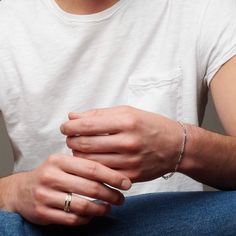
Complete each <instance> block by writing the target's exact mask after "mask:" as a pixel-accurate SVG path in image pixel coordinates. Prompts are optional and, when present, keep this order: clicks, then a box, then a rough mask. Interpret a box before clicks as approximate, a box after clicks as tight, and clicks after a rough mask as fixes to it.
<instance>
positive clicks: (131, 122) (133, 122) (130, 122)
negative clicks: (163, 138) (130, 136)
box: [124, 114, 138, 130]
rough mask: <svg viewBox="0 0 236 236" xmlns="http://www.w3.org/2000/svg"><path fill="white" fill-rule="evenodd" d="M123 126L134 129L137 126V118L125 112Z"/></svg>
mask: <svg viewBox="0 0 236 236" xmlns="http://www.w3.org/2000/svg"><path fill="white" fill-rule="evenodd" d="M124 126H125V128H126V129H127V130H135V129H136V128H137V126H138V119H137V118H136V117H135V116H134V115H133V114H127V115H126V119H125V122H124Z"/></svg>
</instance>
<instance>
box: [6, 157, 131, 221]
mask: <svg viewBox="0 0 236 236" xmlns="http://www.w3.org/2000/svg"><path fill="white" fill-rule="evenodd" d="M11 183H12V185H11V190H12V194H11V195H10V194H9V196H11V200H10V201H9V202H8V204H6V205H8V206H7V208H8V209H7V210H10V211H14V212H18V213H20V214H21V215H22V216H23V217H25V218H26V219H28V220H29V221H30V222H33V223H36V224H62V225H81V224H86V223H88V222H89V221H90V220H91V219H92V218H93V217H94V216H102V215H105V214H106V213H107V212H108V211H109V209H110V204H117V205H119V204H122V203H123V201H124V196H123V195H122V194H121V193H120V192H119V191H118V190H115V189H112V188H110V187H108V186H107V185H105V184H108V185H109V186H112V187H115V188H118V189H122V190H127V189H128V188H130V186H131V182H130V180H129V179H128V178H127V177H125V176H123V175H122V174H120V173H119V172H117V171H114V170H111V169H109V168H107V167H105V166H103V165H101V164H99V163H96V162H93V161H89V160H84V159H80V158H74V157H68V156H65V155H62V154H55V155H52V156H50V157H49V158H48V160H47V161H45V162H44V163H43V164H42V165H41V166H40V167H38V168H37V169H35V170H33V171H31V172H26V173H20V174H18V175H15V176H14V180H13V181H11ZM66 193H75V194H80V195H84V196H87V197H91V198H95V199H99V200H102V201H104V203H95V202H93V201H89V200H87V199H85V198H82V197H79V196H78V195H74V194H73V195H72V202H71V206H70V209H71V212H70V213H67V212H65V211H64V202H65V197H66Z"/></svg>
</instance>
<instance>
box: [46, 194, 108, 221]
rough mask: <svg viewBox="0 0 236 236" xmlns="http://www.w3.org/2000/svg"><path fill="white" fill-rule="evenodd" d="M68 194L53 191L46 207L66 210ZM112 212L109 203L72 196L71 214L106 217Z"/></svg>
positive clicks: (49, 195)
mask: <svg viewBox="0 0 236 236" xmlns="http://www.w3.org/2000/svg"><path fill="white" fill-rule="evenodd" d="M65 198H66V193H63V192H56V191H52V192H50V194H48V198H47V201H46V203H45V204H46V205H48V206H49V207H51V208H57V209H61V210H64V206H65ZM110 210H111V205H110V204H108V203H95V202H94V201H89V200H87V199H85V198H83V197H80V196H79V195H76V194H72V200H71V203H70V212H73V213H75V214H78V215H80V216H104V215H106V214H107V213H108V212H109V211H110Z"/></svg>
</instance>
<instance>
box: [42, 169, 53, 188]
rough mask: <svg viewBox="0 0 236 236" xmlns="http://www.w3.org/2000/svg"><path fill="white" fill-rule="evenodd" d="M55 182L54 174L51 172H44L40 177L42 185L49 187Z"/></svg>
mask: <svg viewBox="0 0 236 236" xmlns="http://www.w3.org/2000/svg"><path fill="white" fill-rule="evenodd" d="M53 180H54V177H53V174H52V172H51V171H47V170H46V171H44V172H43V173H42V174H41V176H40V177H39V182H40V184H42V185H49V184H50V183H51V182H52V181H53Z"/></svg>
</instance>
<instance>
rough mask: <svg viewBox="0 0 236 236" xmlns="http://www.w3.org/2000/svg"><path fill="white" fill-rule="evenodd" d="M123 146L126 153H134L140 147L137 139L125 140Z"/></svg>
mask: <svg viewBox="0 0 236 236" xmlns="http://www.w3.org/2000/svg"><path fill="white" fill-rule="evenodd" d="M123 146H124V147H125V149H127V150H128V151H131V152H135V151H139V149H140V147H141V142H140V141H139V140H138V139H137V138H129V139H127V140H125V142H124V144H123Z"/></svg>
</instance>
